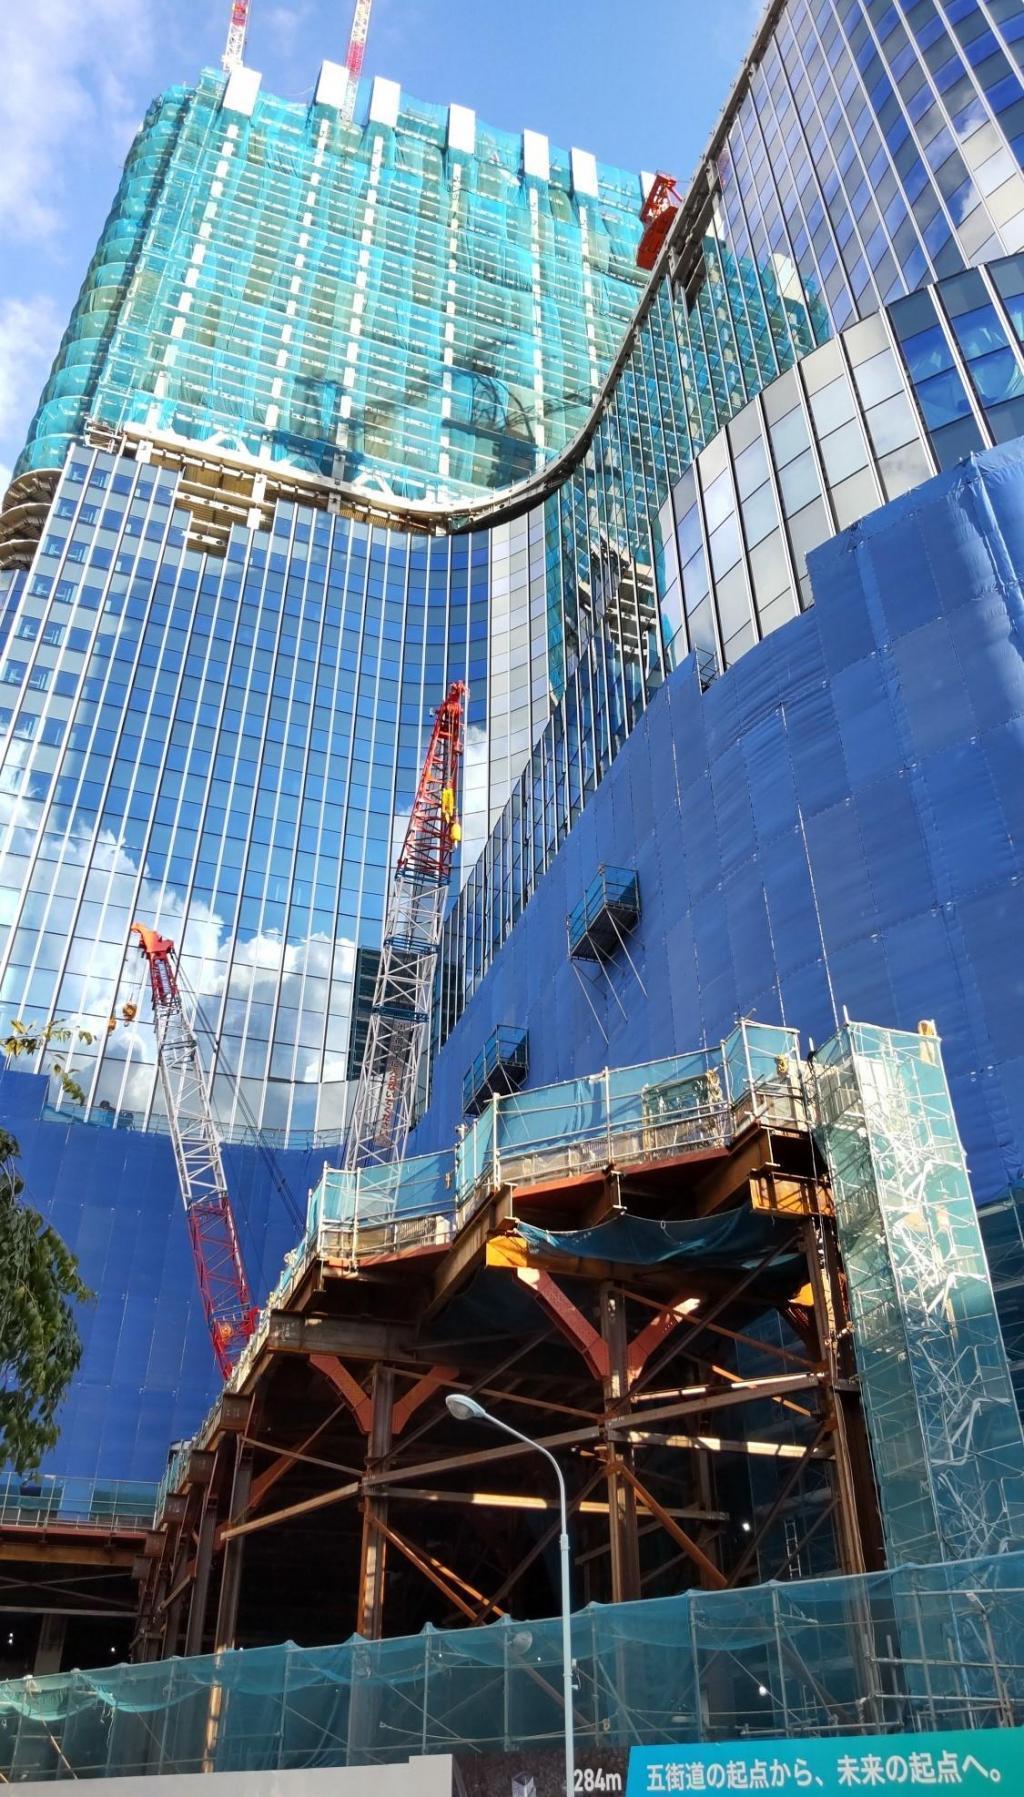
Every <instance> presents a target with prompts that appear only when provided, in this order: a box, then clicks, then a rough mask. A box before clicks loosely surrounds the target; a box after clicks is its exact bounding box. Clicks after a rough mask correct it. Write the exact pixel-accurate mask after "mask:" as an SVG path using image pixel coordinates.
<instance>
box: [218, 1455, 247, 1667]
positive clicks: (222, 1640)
mask: <svg viewBox="0 0 1024 1797" xmlns="http://www.w3.org/2000/svg"><path fill="white" fill-rule="evenodd" d="M251 1497H252V1449H251V1447H250V1446H249V1444H248V1442H247V1441H246V1439H245V1437H244V1436H242V1435H240V1436H238V1438H237V1440H236V1442H235V1464H234V1467H233V1468H232V1473H231V1494H230V1497H229V1498H228V1517H229V1519H230V1521H231V1522H232V1523H233V1522H235V1521H236V1520H241V1518H242V1517H243V1516H244V1515H245V1513H246V1511H247V1510H248V1508H249V1503H250V1500H251ZM244 1558H245V1542H244V1540H243V1539H242V1538H241V1537H240V1536H237V1535H236V1536H233V1537H232V1538H231V1539H230V1540H225V1541H224V1551H223V1555H222V1558H221V1571H220V1597H219V1601H218V1603H217V1621H216V1626H215V1629H214V1637H213V1645H214V1649H215V1650H216V1651H217V1652H219V1651H220V1650H221V1648H225V1647H235V1646H237V1642H238V1600H239V1597H240V1595H241V1589H242V1565H243V1561H244Z"/></svg>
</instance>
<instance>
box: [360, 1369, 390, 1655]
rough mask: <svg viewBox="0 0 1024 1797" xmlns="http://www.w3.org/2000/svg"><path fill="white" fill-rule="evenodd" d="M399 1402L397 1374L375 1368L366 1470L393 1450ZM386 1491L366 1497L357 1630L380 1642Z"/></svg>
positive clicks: (377, 1465) (376, 1468) (372, 1469)
mask: <svg viewBox="0 0 1024 1797" xmlns="http://www.w3.org/2000/svg"><path fill="white" fill-rule="evenodd" d="M394 1403H395V1375H394V1373H393V1371H392V1369H391V1368H390V1367H389V1366H381V1365H380V1364H379V1363H378V1365H377V1366H375V1367H374V1369H373V1388H372V1404H373V1410H372V1415H371V1419H370V1434H369V1439H368V1441H367V1444H366V1470H367V1472H368V1473H369V1472H379V1471H380V1470H381V1468H382V1467H383V1465H384V1462H385V1461H386V1460H387V1457H388V1455H389V1453H390V1452H391V1438H392V1431H393V1416H394ZM387 1513H388V1500H387V1496H386V1494H385V1493H383V1492H381V1493H380V1494H378V1493H376V1492H371V1491H369V1490H368V1491H366V1492H365V1494H364V1497H363V1540H362V1547H361V1549H360V1553H359V1591H358V1595H357V1609H356V1633H357V1634H358V1635H364V1636H366V1638H367V1639H368V1640H371V1641H377V1640H379V1639H380V1636H381V1635H382V1633H383V1630H384V1586H385V1578H386V1572H387V1549H388V1544H387V1540H386V1537H385V1536H384V1535H383V1533H382V1532H381V1530H380V1529H379V1528H378V1527H377V1526H376V1525H377V1523H378V1522H381V1523H386V1522H387Z"/></svg>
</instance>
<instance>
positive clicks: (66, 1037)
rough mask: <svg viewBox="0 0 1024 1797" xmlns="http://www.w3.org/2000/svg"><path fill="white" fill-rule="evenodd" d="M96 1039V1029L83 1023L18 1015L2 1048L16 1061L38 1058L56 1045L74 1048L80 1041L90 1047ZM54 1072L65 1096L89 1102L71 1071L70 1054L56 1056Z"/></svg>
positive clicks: (82, 1102)
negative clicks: (29, 1020) (35, 1020)
mask: <svg viewBox="0 0 1024 1797" xmlns="http://www.w3.org/2000/svg"><path fill="white" fill-rule="evenodd" d="M94 1041H95V1037H94V1036H93V1033H92V1031H91V1030H84V1029H82V1028H81V1026H80V1025H79V1024H71V1023H62V1022H61V1020H60V1019H59V1018H54V1019H53V1021H52V1022H50V1023H24V1022H23V1021H22V1019H21V1018H20V1017H15V1018H14V1019H13V1020H12V1022H11V1028H10V1033H9V1035H6V1036H5V1037H4V1038H3V1043H2V1047H3V1050H4V1053H5V1054H8V1055H10V1056H11V1058H12V1060H17V1059H19V1057H20V1058H23V1059H25V1060H34V1059H35V1057H36V1055H37V1054H41V1053H42V1051H43V1050H44V1049H46V1048H53V1047H54V1046H55V1045H56V1046H57V1047H59V1048H63V1047H64V1046H65V1045H70V1046H71V1047H72V1049H73V1048H74V1045H75V1044H76V1043H78V1042H81V1043H82V1044H83V1045H84V1046H85V1047H89V1046H90V1045H91V1044H92V1043H93V1042H94ZM50 1071H51V1072H52V1073H55V1074H56V1075H57V1078H58V1079H59V1081H60V1089H61V1091H62V1092H63V1094H64V1096H65V1098H70V1099H71V1102H72V1103H73V1104H84V1103H85V1093H84V1092H83V1090H82V1088H81V1086H80V1085H79V1083H78V1081H77V1080H76V1079H75V1078H74V1075H73V1074H72V1073H71V1070H70V1068H69V1066H68V1060H67V1057H66V1056H63V1057H62V1058H61V1059H60V1060H59V1061H58V1060H57V1059H56V1057H55V1058H54V1060H53V1062H52V1065H51V1068H50Z"/></svg>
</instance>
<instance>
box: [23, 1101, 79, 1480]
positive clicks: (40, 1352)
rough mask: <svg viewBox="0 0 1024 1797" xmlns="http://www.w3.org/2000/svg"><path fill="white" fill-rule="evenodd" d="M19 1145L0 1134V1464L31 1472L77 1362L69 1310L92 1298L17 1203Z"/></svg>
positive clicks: (51, 1239) (48, 1441)
mask: <svg viewBox="0 0 1024 1797" xmlns="http://www.w3.org/2000/svg"><path fill="white" fill-rule="evenodd" d="M18 1153H19V1149H18V1144H17V1142H16V1141H15V1139H14V1137H13V1136H12V1135H10V1134H9V1133H8V1131H7V1130H5V1129H2V1128H0V1462H2V1463H3V1464H6V1465H7V1466H10V1467H13V1468H14V1470H15V1472H18V1473H26V1472H33V1471H34V1470H35V1468H36V1467H37V1466H38V1464H39V1462H40V1460H41V1459H42V1457H43V1455H44V1454H45V1453H46V1452H47V1450H48V1449H49V1448H52V1447H53V1446H54V1444H55V1443H56V1441H57V1439H58V1437H59V1435H60V1429H59V1427H58V1424H57V1421H56V1416H57V1411H58V1410H59V1408H60V1405H61V1403H62V1402H63V1399H64V1397H65V1394H66V1392H67V1389H68V1386H69V1385H70V1383H71V1380H72V1378H73V1377H74V1374H75V1373H76V1372H77V1370H78V1367H79V1364H80V1362H81V1358H82V1343H81V1338H80V1336H79V1333H78V1325H77V1323H76V1320H75V1312H74V1305H75V1304H82V1303H87V1302H90V1301H91V1300H92V1298H93V1296H94V1294H93V1293H92V1292H91V1291H90V1290H89V1288H88V1286H87V1285H85V1284H84V1282H83V1280H82V1279H81V1278H80V1276H79V1272H78V1261H77V1259H76V1258H75V1256H74V1255H73V1254H72V1253H71V1251H70V1249H69V1248H68V1247H67V1245H66V1243H65V1242H64V1241H63V1240H62V1239H61V1237H60V1236H59V1235H58V1234H57V1231H56V1230H55V1229H52V1228H51V1227H50V1225H49V1224H48V1223H47V1222H45V1221H44V1219H43V1218H42V1217H41V1216H40V1215H39V1213H38V1211H34V1210H32V1209H31V1208H30V1206H29V1205H27V1204H23V1203H22V1202H21V1194H22V1192H23V1191H24V1189H25V1182H24V1180H23V1179H22V1177H21V1175H20V1173H19V1172H18V1166H17V1161H18Z"/></svg>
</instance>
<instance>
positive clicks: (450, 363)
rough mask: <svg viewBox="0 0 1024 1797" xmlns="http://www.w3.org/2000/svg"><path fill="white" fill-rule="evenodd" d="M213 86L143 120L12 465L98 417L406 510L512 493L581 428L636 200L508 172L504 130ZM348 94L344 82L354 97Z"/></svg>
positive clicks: (627, 263)
mask: <svg viewBox="0 0 1024 1797" xmlns="http://www.w3.org/2000/svg"><path fill="white" fill-rule="evenodd" d="M223 88H224V77H223V75H222V74H220V73H217V72H213V71H207V72H206V73H204V75H203V76H202V77H201V79H200V81H199V82H198V84H197V85H196V86H195V87H192V88H175V89H173V90H171V91H170V92H169V93H167V94H165V95H163V96H162V97H161V98H160V99H159V100H157V101H156V102H155V103H154V104H153V106H151V108H150V110H149V112H148V114H147V116H146V120H145V122H144V124H143V126H142V129H141V130H140V132H139V135H138V137H137V138H136V140H135V143H134V145H133V146H132V149H131V152H130V154H129V156H128V159H127V162H126V164H125V170H124V175H123V178H122V181H121V184H120V187H119V189H118V193H117V195H116V197H115V200H114V204H113V208H112V211H111V214H110V217H109V219H108V220H107V223H106V226H105V227H104V231H103V235H102V237H101V239H100V243H99V245H98V247H97V250H96V254H95V256H94V258H93V261H92V263H91V264H90V267H89V270H88V273H87V275H86V279H85V283H84V285H83V288H82V291H81V294H80V295H79V298H78V301H77V304H76V306H75V310H74V313H73V314H72V318H71V321H70V324H69V326H68V330H67V332H66V334H65V337H64V340H63V342H62V344H61V347H60V350H59V352H58V355H57V359H56V361H55V363H54V368H53V372H52V374H51V376H50V379H49V381H48V383H47V386H46V388H45V390H44V393H43V396H42V399H41V401H40V405H39V408H38V410H37V413H36V416H35V418H34V420H33V423H32V427H31V430H30V433H29V441H28V444H27V446H26V449H25V451H24V453H23V455H22V458H21V460H20V461H19V464H18V470H19V472H21V471H22V470H24V469H27V468H35V467H59V466H60V465H61V463H62V462H63V460H64V454H65V450H66V447H67V444H68V442H69V441H70V440H71V439H73V438H75V437H78V436H80V435H81V434H82V431H83V429H84V426H85V423H86V420H87V419H88V418H93V419H96V420H98V421H99V422H101V423H104V424H107V425H109V426H110V427H111V428H112V429H115V430H116V429H119V428H121V427H122V426H124V425H138V426H142V427H145V428H146V429H147V430H153V431H159V432H164V433H165V432H171V433H173V434H175V435H176V436H178V437H180V438H182V439H187V440H189V441H194V442H204V443H207V444H209V445H211V446H212V447H215V448H218V449H225V450H229V451H232V452H236V453H242V454H248V455H256V456H258V457H260V458H261V459H262V460H264V461H271V462H282V463H285V464H288V465H290V466H292V467H297V468H301V469H304V470H306V471H307V472H310V473H315V474H321V475H327V476H334V477H336V478H339V479H343V480H351V481H356V482H359V483H361V484H363V485H366V486H368V487H370V488H371V489H373V490H377V491H385V492H393V493H395V494H398V495H400V496H404V497H410V498H414V497H423V496H425V495H431V496H432V495H435V494H436V492H437V490H438V488H439V486H440V488H441V489H443V490H445V491H446V492H449V493H452V494H470V495H472V494H477V493H480V492H484V491H487V490H491V489H495V488H501V487H505V486H508V485H510V484H512V483H514V482H515V481H517V480H520V479H522V478H523V477H524V476H526V475H529V474H532V473H534V472H535V470H536V469H537V468H538V467H540V466H541V465H542V464H543V463H544V462H545V461H546V460H547V459H549V458H550V457H551V456H552V455H553V454H555V453H556V452H557V451H558V450H560V449H562V448H564V446H565V445H566V444H567V443H568V442H569V441H570V440H571V439H572V437H573V436H574V435H575V433H576V432H577V431H578V430H579V429H580V428H581V426H582V425H583V424H584V422H585V421H586V419H587V417H588V416H589V413H590V409H591V405H592V403H593V400H594V398H595V396H596V392H597V388H598V386H599V384H600V381H601V380H602V379H603V378H604V375H605V374H606V373H607V370H608V368H609V367H610V365H611V363H612V361H613V359H614V356H615V353H616V351H617V349H618V347H619V344H620V343H621V341H622V338H623V336H624V334H625V330H626V326H627V324H628V322H629V319H630V317H631V316H632V313H633V311H634V308H635V306H636V302H637V298H638V296H639V293H640V289H641V287H642V284H643V276H642V275H641V273H640V271H639V270H638V269H637V267H636V260H635V258H636V245H637V241H638V238H639V235H640V223H639V216H638V215H639V210H640V201H641V194H640V183H639V180H638V178H637V177H636V176H629V175H627V174H625V173H623V172H622V171H619V170H608V169H602V170H600V171H599V193H598V195H597V196H596V197H594V198H593V199H592V200H589V201H587V202H586V203H585V205H584V204H583V203H581V201H580V199H579V197H578V196H576V195H573V194H572V193H571V191H570V182H569V177H568V164H567V161H566V159H565V158H564V157H562V158H559V156H558V154H557V153H556V155H555V165H554V166H553V169H552V177H551V179H550V181H546V182H540V181H533V180H531V179H528V178H527V177H526V176H525V174H524V172H523V169H522V139H521V136H520V135H519V134H516V135H515V136H511V135H509V134H508V133H505V132H498V131H492V130H488V128H487V127H486V126H481V127H480V129H479V131H478V136H477V147H476V153H475V154H474V155H472V156H463V155H460V154H459V153H456V152H453V151H451V150H448V149H447V148H446V137H447V119H448V109H447V107H446V106H430V105H426V104H424V103H423V102H421V101H416V100H412V99H410V98H408V97H407V96H406V97H404V100H403V105H402V110H401V114H400V117H399V121H398V124H397V127H396V128H395V129H394V130H391V129H389V128H385V127H382V126H380V125H375V124H373V123H371V122H368V121H367V122H363V123H356V124H352V125H346V124H344V123H343V122H342V121H341V120H340V119H339V118H338V116H337V115H336V114H335V113H333V112H332V111H330V110H329V109H326V108H324V107H319V106H316V105H312V106H307V105H300V104H294V103H290V102H288V101H285V100H280V99H276V98H275V97H274V96H273V95H271V94H261V95H260V96H259V98H258V100H257V102H256V106H255V110H254V112H253V116H252V117H251V118H244V117H241V116H239V115H238V114H235V113H232V112H228V111H225V110H224V109H223V107H222V105H221V101H222V95H223ZM366 92H367V90H366V89H364V92H363V99H364V101H365V98H366Z"/></svg>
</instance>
